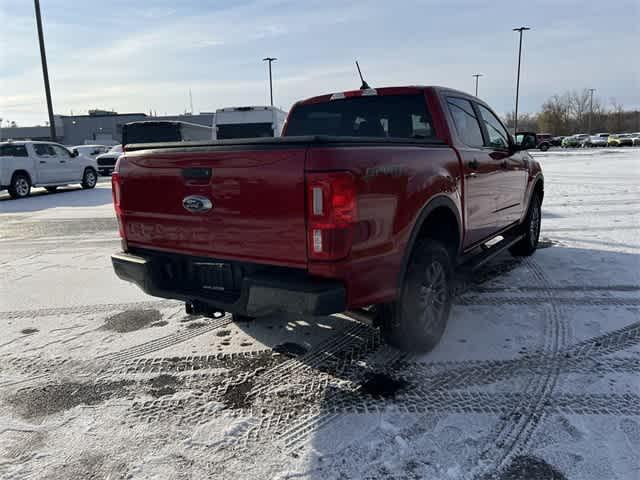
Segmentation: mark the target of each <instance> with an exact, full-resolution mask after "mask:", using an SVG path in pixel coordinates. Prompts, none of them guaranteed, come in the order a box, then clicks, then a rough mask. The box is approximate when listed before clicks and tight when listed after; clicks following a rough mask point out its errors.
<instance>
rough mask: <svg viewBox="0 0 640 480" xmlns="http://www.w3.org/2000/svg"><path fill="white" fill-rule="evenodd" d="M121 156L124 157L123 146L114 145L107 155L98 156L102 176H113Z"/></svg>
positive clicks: (97, 160) (99, 171) (99, 170)
mask: <svg viewBox="0 0 640 480" xmlns="http://www.w3.org/2000/svg"><path fill="white" fill-rule="evenodd" d="M120 155H122V145H114V146H113V147H111V149H110V150H109V151H108V152H107V153H103V154H102V155H98V156H97V157H96V162H97V164H98V173H100V175H111V173H112V172H113V169H114V168H115V166H116V162H117V161H118V157H119V156H120Z"/></svg>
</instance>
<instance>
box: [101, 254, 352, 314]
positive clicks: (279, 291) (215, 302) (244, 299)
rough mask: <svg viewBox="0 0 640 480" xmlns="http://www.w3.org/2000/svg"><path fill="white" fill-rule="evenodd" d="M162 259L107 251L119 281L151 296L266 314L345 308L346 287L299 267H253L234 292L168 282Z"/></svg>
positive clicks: (332, 310)
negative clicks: (189, 287) (136, 287)
mask: <svg viewBox="0 0 640 480" xmlns="http://www.w3.org/2000/svg"><path fill="white" fill-rule="evenodd" d="M162 262H163V260H162V259H161V258H153V257H151V256H144V255H132V254H128V253H118V254H114V255H112V256H111V263H112V264H113V269H114V271H115V273H116V275H118V277H120V278H121V279H122V280H126V281H128V282H132V283H135V284H136V285H138V286H139V287H140V288H141V289H142V290H143V291H144V292H146V293H148V294H149V295H152V296H154V297H162V298H170V299H175V300H183V301H185V302H194V301H198V302H201V303H204V304H206V305H209V306H211V307H215V308H219V309H221V310H225V311H227V312H231V313H236V314H241V315H249V316H252V317H259V316H265V315H269V314H272V313H276V312H288V313H294V314H301V315H313V316H319V315H330V314H333V313H339V312H343V311H345V310H346V290H345V287H344V285H343V284H342V283H340V282H337V281H331V280H325V279H320V278H317V277H311V276H309V275H307V274H305V273H304V272H299V271H294V270H291V271H288V272H282V271H279V272H278V273H277V274H275V273H273V272H269V271H268V270H267V271H257V272H254V273H252V274H250V275H247V276H244V277H243V278H242V284H241V288H240V291H239V292H238V293H237V294H235V295H230V294H229V293H224V292H216V291H207V290H203V289H193V288H191V289H185V288H184V286H183V284H181V283H180V282H175V283H172V282H171V281H170V280H168V279H167V278H166V275H163V270H162V268H163V266H162V265H160V263H162Z"/></svg>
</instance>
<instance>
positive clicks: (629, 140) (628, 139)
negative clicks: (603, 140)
mask: <svg viewBox="0 0 640 480" xmlns="http://www.w3.org/2000/svg"><path fill="white" fill-rule="evenodd" d="M607 143H608V146H610V147H632V146H633V137H632V136H631V134H630V133H616V134H613V135H609V139H608V142H607Z"/></svg>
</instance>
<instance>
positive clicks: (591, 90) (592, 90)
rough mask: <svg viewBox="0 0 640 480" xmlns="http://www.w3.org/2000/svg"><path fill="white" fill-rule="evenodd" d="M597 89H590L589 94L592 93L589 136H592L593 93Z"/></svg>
mask: <svg viewBox="0 0 640 480" xmlns="http://www.w3.org/2000/svg"><path fill="white" fill-rule="evenodd" d="M595 91H596V89H595V88H590V89H589V93H591V100H590V101H589V110H590V112H589V135H591V133H592V132H591V120H592V119H593V92H595Z"/></svg>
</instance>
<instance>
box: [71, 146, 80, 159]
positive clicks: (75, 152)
mask: <svg viewBox="0 0 640 480" xmlns="http://www.w3.org/2000/svg"><path fill="white" fill-rule="evenodd" d="M78 155H79V153H78V150H76V149H75V148H74V149H73V150H71V156H72V157H77V156H78Z"/></svg>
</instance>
